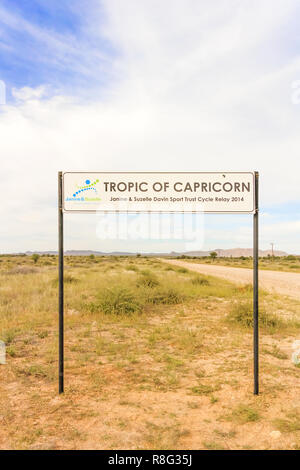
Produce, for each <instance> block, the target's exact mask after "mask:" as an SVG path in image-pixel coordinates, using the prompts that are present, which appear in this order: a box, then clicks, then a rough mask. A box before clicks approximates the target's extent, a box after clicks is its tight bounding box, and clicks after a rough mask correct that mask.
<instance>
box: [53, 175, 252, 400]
mask: <svg viewBox="0 0 300 470" xmlns="http://www.w3.org/2000/svg"><path fill="white" fill-rule="evenodd" d="M97 211H99V212H103V213H109V212H119V213H120V212H122V213H141V212H147V213H150V212H154V213H160V214H161V213H197V212H203V213H208V214H212V213H221V214H222V213H230V214H232V213H238V214H241V213H248V214H253V358H254V394H255V395H258V393H259V348H258V346H259V345H258V341H259V338H258V172H254V173H253V172H240V173H239V172H223V173H221V172H193V173H187V172H182V173H172V172H171V173H167V172H165V173H163V172H161V173H158V172H149V173H142V172H132V173H129V172H122V173H121V172H119V173H117V172H115V173H109V172H66V173H63V172H61V171H60V172H59V173H58V240H59V249H58V286H59V287H58V289H59V291H58V292H59V301H58V305H59V361H58V362H59V393H63V392H64V232H63V230H64V229H63V222H64V212H66V213H68V212H70V213H72V212H74V213H80V212H82V213H95V212H97Z"/></svg>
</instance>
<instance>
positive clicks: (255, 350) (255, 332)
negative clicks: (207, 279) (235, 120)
mask: <svg viewBox="0 0 300 470" xmlns="http://www.w3.org/2000/svg"><path fill="white" fill-rule="evenodd" d="M254 175H255V179H254V195H255V211H254V214H253V356H254V364H253V366H254V395H258V393H259V363H258V355H259V350H258V347H259V345H258V172H257V171H256V172H255V174H254Z"/></svg>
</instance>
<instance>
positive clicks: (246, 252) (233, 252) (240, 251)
mask: <svg viewBox="0 0 300 470" xmlns="http://www.w3.org/2000/svg"><path fill="white" fill-rule="evenodd" d="M212 251H215V252H216V253H217V254H218V256H219V257H232V258H239V257H240V256H247V257H248V256H252V254H253V250H252V248H230V249H227V250H225V249H221V248H216V249H215V250H209V251H185V252H175V251H171V252H170V253H141V255H143V256H155V257H161V256H182V255H185V256H199V257H201V256H209V254H210V253H211V252H212ZM34 253H37V254H39V255H57V251H26V253H25V255H27V256H31V255H33V254H34ZM138 253H139V252H130V251H112V252H109V253H105V252H103V251H95V250H66V251H65V255H67V256H90V255H94V256H136V255H137V254H138ZM268 255H270V256H271V255H272V251H271V250H259V256H268ZM274 256H288V253H286V252H285V251H278V250H274Z"/></svg>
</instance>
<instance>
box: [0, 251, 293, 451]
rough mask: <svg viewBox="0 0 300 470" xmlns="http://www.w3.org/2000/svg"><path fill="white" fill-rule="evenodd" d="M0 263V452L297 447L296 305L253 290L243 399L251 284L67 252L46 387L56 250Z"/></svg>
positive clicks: (144, 261)
mask: <svg viewBox="0 0 300 470" xmlns="http://www.w3.org/2000/svg"><path fill="white" fill-rule="evenodd" d="M0 260H1V262H0V325H1V326H0V339H1V340H4V341H5V342H6V344H7V365H5V366H4V365H0V424H1V425H0V448H1V449H4V448H9V449H87V448H92V449H126V448H128V449H198V448H206V449H248V448H261V449H284V448H288V449H292V448H299V447H300V430H299V410H298V408H295V406H296V405H297V403H299V374H300V369H299V368H297V367H295V366H294V365H293V364H292V362H291V353H292V343H293V342H294V340H295V339H299V327H298V324H299V317H300V309H299V303H297V302H296V301H292V300H289V301H287V300H286V299H282V298H280V297H274V296H272V295H268V294H266V293H261V299H262V304H263V309H264V312H265V313H264V315H265V317H264V318H266V322H263V328H262V331H261V395H260V396H259V397H254V396H253V395H252V331H251V322H249V321H248V319H249V308H248V307H249V302H250V299H251V295H252V292H251V288H237V287H236V286H235V285H233V284H230V283H228V282H225V281H222V280H220V279H215V278H212V277H205V276H195V274H193V273H191V272H190V271H188V270H185V271H182V270H181V271H178V270H177V269H173V268H172V269H169V266H166V265H165V264H163V265H162V264H160V263H159V262H157V261H156V260H153V259H147V258H144V257H139V258H136V259H135V258H134V259H130V258H118V259H115V258H106V257H101V258H97V257H96V258H90V257H86V258H85V257H78V258H75V257H67V258H66V276H68V279H70V282H67V283H66V285H65V290H66V292H65V380H66V389H65V394H64V395H63V396H58V395H57V339H58V338H57V320H58V318H57V282H56V278H57V271H56V268H57V259H56V258H55V257H40V258H39V259H38V260H37V262H36V263H34V261H33V260H32V259H31V258H27V257H0ZM245 305H246V306H247V308H246V307H245ZM232 312H235V314H234V315H233V313H232ZM232 315H233V316H232ZM250 316H251V315H250ZM271 320H272V322H273V321H275V322H276V324H275V325H274V324H273V323H272V324H270V321H271ZM278 430H279V431H280V432H281V437H280V439H277V440H276V439H274V438H273V437H272V431H278Z"/></svg>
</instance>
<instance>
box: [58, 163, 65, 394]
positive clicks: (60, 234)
mask: <svg viewBox="0 0 300 470" xmlns="http://www.w3.org/2000/svg"><path fill="white" fill-rule="evenodd" d="M62 178H63V176H62V172H61V171H60V172H59V173H58V311H59V346H58V349H59V352H58V355H59V358H58V364H59V365H58V369H59V370H58V374H59V379H58V389H59V393H63V392H64V213H63V199H62Z"/></svg>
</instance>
